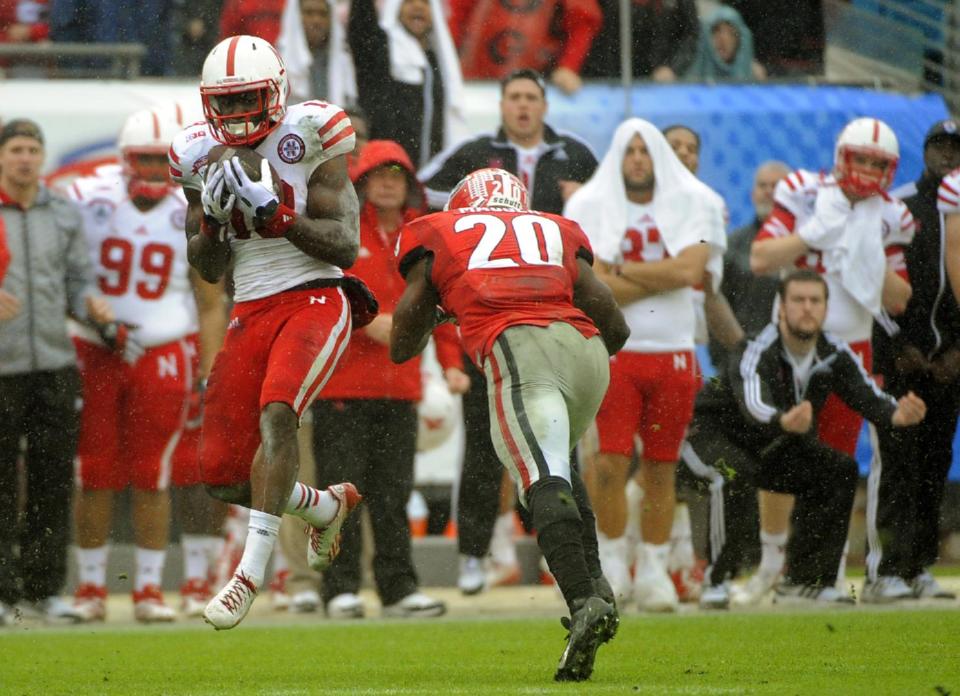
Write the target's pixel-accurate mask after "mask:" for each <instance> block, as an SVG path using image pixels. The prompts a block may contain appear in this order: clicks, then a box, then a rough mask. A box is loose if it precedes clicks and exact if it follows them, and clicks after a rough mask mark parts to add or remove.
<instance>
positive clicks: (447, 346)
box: [433, 324, 463, 370]
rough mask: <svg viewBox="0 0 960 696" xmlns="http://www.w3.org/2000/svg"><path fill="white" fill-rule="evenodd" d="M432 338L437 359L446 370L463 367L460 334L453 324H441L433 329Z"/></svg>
mask: <svg viewBox="0 0 960 696" xmlns="http://www.w3.org/2000/svg"><path fill="white" fill-rule="evenodd" d="M433 340H434V342H435V343H436V346H437V361H438V362H439V363H440V367H442V368H443V369H444V370H447V369H449V368H451V367H455V368H457V369H458V370H462V369H463V348H461V347H460V334H459V332H458V331H457V327H455V326H454V325H453V324H441V325H440V326H438V327H437V328H435V329H434V330H433Z"/></svg>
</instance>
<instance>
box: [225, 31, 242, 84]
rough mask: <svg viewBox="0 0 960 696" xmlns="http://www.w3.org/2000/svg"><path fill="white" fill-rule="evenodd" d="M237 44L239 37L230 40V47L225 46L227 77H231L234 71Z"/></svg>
mask: <svg viewBox="0 0 960 696" xmlns="http://www.w3.org/2000/svg"><path fill="white" fill-rule="evenodd" d="M238 43H240V37H239V36H234V37H233V38H232V39H230V45H229V46H227V77H233V73H234V71H235V69H236V61H237V44H238Z"/></svg>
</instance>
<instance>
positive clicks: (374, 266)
mask: <svg viewBox="0 0 960 696" xmlns="http://www.w3.org/2000/svg"><path fill="white" fill-rule="evenodd" d="M386 164H396V165H399V166H400V167H402V168H403V169H404V170H405V171H406V172H407V174H408V177H407V178H408V186H409V187H410V196H409V197H408V200H407V207H406V209H405V210H404V214H403V220H402V222H401V224H400V225H399V226H397V228H396V229H395V230H391V231H389V232H386V231H383V230H381V229H380V225H379V223H378V221H377V210H376V208H374V207H373V204H372V203H370V202H369V201H366V202H364V203H363V207H362V209H361V211H360V254H359V255H358V257H357V261H356V263H355V264H354V265H353V267H352V268H351V269H350V272H351V273H352V274H353V275H356V276H357V277H359V278H360V279H361V280H363V282H364V283H366V284H367V287H369V288H370V290H372V291H373V293H374V294H375V295H376V296H377V301H378V302H379V303H380V313H381V314H392V313H393V311H394V309H396V306H397V303H398V302H399V301H400V296H401V295H402V294H403V291H404V289H405V288H406V283H405V282H404V280H403V277H402V276H401V275H400V272H399V271H398V269H397V258H396V256H395V255H394V249H395V247H396V244H397V236H398V235H399V233H400V229H401V228H402V227H403V225H404V224H405V223H407V222H409V221H410V220H413V219H414V218H416V217H419V216H420V215H421V214H422V212H423V205H424V194H423V188H422V186H421V185H420V184H419V182H417V179H416V172H415V170H414V168H413V163H412V162H411V161H410V157H409V156H407V153H406V152H405V151H404V149H403V148H402V147H400V145H399V144H397V143H395V142H393V141H391V140H371V141H370V142H369V143H367V146H366V147H365V148H364V149H363V151H362V152H361V153H360V157H359V159H358V161H357V165H356V167H355V168H354V170H353V172H351V176H352V178H353V182H354V185H355V186H356V187H357V189H358V193H359V194H360V196H361V200H363V194H364V190H365V186H364V178H365V177H366V175H367V174H369V173H370V172H371V171H373V170H374V169H376V168H377V167H380V166H383V165H386ZM434 338H435V341H436V344H437V359H438V360H439V361H440V365H441V366H442V367H443V368H444V369H446V368H448V367H457V368H462V367H463V361H462V357H461V350H460V341H459V338H458V336H457V331H456V329H455V328H454V327H453V326H452V325H451V324H444V325H442V326H441V327H438V328H437V329H436V331H435V332H434ZM422 394H423V388H422V378H421V375H420V358H419V357H417V358H414V359H413V360H408V361H407V362H405V363H403V364H401V365H397V364H394V363H393V362H392V361H391V360H390V348H389V347H388V346H385V345H382V344H380V343H377V342H376V341H374V340H373V339H371V338H370V337H369V336H367V334H366V332H364V331H362V330H360V331H355V332H354V334H353V336H351V338H350V345H349V347H348V348H347V352H346V353H345V354H344V356H343V358H341V360H340V363H339V365H338V366H337V369H336V371H335V372H334V373H333V376H332V377H331V378H330V381H329V382H327V384H326V386H325V387H324V388H323V394H322V398H324V399H332V400H345V399H395V400H400V401H419V400H420V399H421V397H422Z"/></svg>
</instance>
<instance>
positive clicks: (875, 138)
mask: <svg viewBox="0 0 960 696" xmlns="http://www.w3.org/2000/svg"><path fill="white" fill-rule="evenodd" d="M873 142H875V143H879V142H880V121H878V120H877V119H873Z"/></svg>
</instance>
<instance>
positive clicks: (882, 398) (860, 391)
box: [833, 343, 897, 427]
mask: <svg viewBox="0 0 960 696" xmlns="http://www.w3.org/2000/svg"><path fill="white" fill-rule="evenodd" d="M835 347H836V348H837V353H838V355H837V363H836V365H835V366H834V369H833V375H834V382H833V390H834V392H836V394H837V396H839V397H840V398H841V399H842V400H843V402H844V403H845V404H846V405H847V406H849V407H850V408H852V409H853V410H854V411H856V412H857V413H859V414H860V415H862V416H863V417H864V418H866V419H867V420H868V421H870V422H871V423H873V424H874V425H876V426H878V427H890V419H891V418H892V417H893V412H894V411H896V410H897V401H896V399H894V398H893V397H892V396H890V395H889V394H887V393H886V392H884V391H883V390H881V389H880V387H878V386H877V383H876V382H874V381H873V379H872V378H871V377H870V375H868V374H867V371H866V370H865V369H864V368H863V363H861V362H860V359H859V358H858V357H857V356H856V355H854V354H853V351H851V350H850V347H849V346H848V345H847V344H846V343H837V344H836V345H835Z"/></svg>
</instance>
